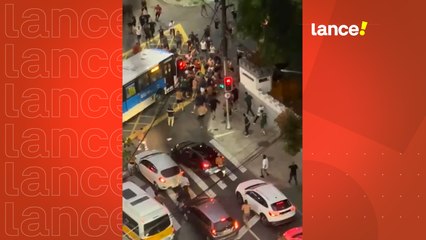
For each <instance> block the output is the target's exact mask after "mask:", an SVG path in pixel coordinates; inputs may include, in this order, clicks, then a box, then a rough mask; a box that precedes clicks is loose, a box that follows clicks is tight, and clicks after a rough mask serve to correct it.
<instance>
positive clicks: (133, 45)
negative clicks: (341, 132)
mask: <svg viewBox="0 0 426 240" xmlns="http://www.w3.org/2000/svg"><path fill="white" fill-rule="evenodd" d="M301 5H302V3H301V1H300V0H280V1H276V0H142V1H141V0H123V79H122V81H123V82H122V86H123V107H122V110H123V163H122V164H123V189H122V191H123V227H122V232H123V239H150V240H151V239H181V240H187V239H188V240H192V239H194V240H198V239H244V240H254V239H265V240H275V239H282V240H284V239H285V240H300V239H302V236H303V230H302V227H303V226H302V212H303V207H302V186H303V182H302V171H303V166H302V15H301V11H302V9H301Z"/></svg>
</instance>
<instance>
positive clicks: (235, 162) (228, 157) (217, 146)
mask: <svg viewBox="0 0 426 240" xmlns="http://www.w3.org/2000/svg"><path fill="white" fill-rule="evenodd" d="M210 144H211V145H213V146H214V147H215V148H216V149H217V150H219V152H221V153H222V154H223V156H225V157H226V159H228V160H229V161H230V162H232V164H234V165H235V166H239V167H238V169H239V170H240V171H241V172H242V173H245V172H246V171H247V168H245V167H244V166H243V165H241V166H240V163H239V162H238V160H237V159H236V158H235V157H234V156H232V155H231V154H230V153H229V152H228V151H227V150H226V149H225V148H224V147H222V145H221V144H220V143H219V142H218V141H216V140H215V139H212V140H210Z"/></svg>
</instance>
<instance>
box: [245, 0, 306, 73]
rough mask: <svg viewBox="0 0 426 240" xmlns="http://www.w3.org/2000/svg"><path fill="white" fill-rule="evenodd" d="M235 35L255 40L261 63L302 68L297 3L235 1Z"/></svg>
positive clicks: (293, 0)
mask: <svg viewBox="0 0 426 240" xmlns="http://www.w3.org/2000/svg"><path fill="white" fill-rule="evenodd" d="M238 12H239V18H238V32H239V33H240V34H241V35H243V36H245V37H251V38H253V39H255V40H257V41H258V53H259V55H260V57H261V59H262V62H263V63H264V64H276V63H289V68H291V69H293V70H301V69H302V4H301V0H239V3H238Z"/></svg>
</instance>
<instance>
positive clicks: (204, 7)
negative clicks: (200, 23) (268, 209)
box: [201, 3, 209, 17]
mask: <svg viewBox="0 0 426 240" xmlns="http://www.w3.org/2000/svg"><path fill="white" fill-rule="evenodd" d="M201 16H202V17H208V16H209V14H208V13H207V7H206V4H205V3H203V4H202V5H201Z"/></svg>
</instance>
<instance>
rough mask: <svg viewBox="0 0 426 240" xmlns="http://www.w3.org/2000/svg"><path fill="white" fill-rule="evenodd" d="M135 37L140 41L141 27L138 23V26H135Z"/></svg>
mask: <svg viewBox="0 0 426 240" xmlns="http://www.w3.org/2000/svg"><path fill="white" fill-rule="evenodd" d="M136 38H137V40H138V43H140V42H141V38H142V27H141V25H140V24H138V26H137V27H136Z"/></svg>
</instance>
